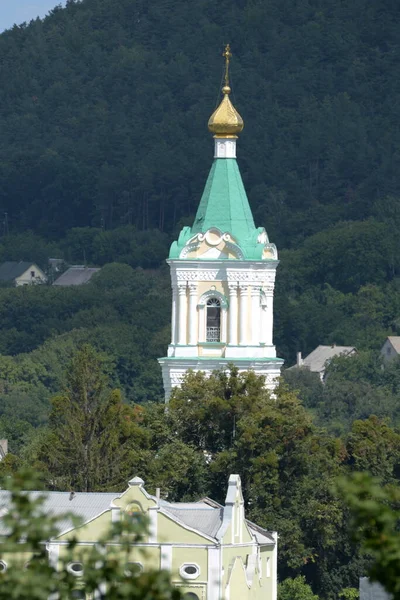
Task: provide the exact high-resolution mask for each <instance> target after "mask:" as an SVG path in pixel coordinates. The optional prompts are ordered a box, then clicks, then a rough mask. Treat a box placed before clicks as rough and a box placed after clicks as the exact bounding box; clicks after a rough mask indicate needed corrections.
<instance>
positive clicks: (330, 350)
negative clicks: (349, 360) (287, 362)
mask: <svg viewBox="0 0 400 600" xmlns="http://www.w3.org/2000/svg"><path fill="white" fill-rule="evenodd" d="M355 351H356V348H355V346H336V344H332V346H317V348H315V350H313V351H312V352H310V354H309V355H308V356H306V358H304V359H303V361H302V363H301V366H303V367H306V368H307V369H310V371H313V372H316V373H321V372H322V371H324V370H325V368H326V366H327V362H329V361H330V360H331V359H332V358H334V357H335V356H342V355H343V356H347V355H349V354H353V352H355Z"/></svg>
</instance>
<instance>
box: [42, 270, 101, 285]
mask: <svg viewBox="0 0 400 600" xmlns="http://www.w3.org/2000/svg"><path fill="white" fill-rule="evenodd" d="M99 271H100V268H99V267H85V266H83V265H82V266H81V265H76V266H73V267H70V268H69V269H67V270H66V271H65V272H64V273H63V274H62V275H60V277H58V278H57V279H56V280H55V282H54V283H53V285H62V286H69V285H83V284H84V283H88V282H89V281H90V280H91V278H92V277H93V275H94V274H95V273H98V272H99Z"/></svg>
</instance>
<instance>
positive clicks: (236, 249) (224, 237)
mask: <svg viewBox="0 0 400 600" xmlns="http://www.w3.org/2000/svg"><path fill="white" fill-rule="evenodd" d="M204 241H205V242H206V243H207V244H208V245H209V246H211V247H212V248H213V247H214V248H216V247H217V246H219V245H220V243H221V242H225V245H226V247H227V248H228V250H230V251H231V252H232V254H234V255H235V257H236V259H237V260H244V258H245V257H244V254H243V252H242V249H241V248H240V246H238V244H237V243H236V242H235V240H234V238H232V236H231V234H230V233H228V232H225V233H223V232H222V231H221V230H220V229H218V228H217V227H211V228H210V229H208V230H207V231H206V232H205V233H201V232H200V233H196V235H194V236H193V237H191V238H190V240H188V241H187V242H186V245H185V246H184V247H183V248H182V251H181V253H180V254H179V258H180V259H182V258H186V257H187V256H188V255H189V254H190V253H191V252H194V251H195V250H197V249H198V247H199V246H200V244H201V243H202V242H204ZM197 260H202V259H201V256H199V257H198V258H197Z"/></svg>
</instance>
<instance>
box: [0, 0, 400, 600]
mask: <svg viewBox="0 0 400 600" xmlns="http://www.w3.org/2000/svg"><path fill="white" fill-rule="evenodd" d="M399 32H400V4H399V3H396V2H393V1H392V0H380V1H379V2H371V1H368V0H354V1H352V2H348V1H344V0H235V1H232V0H220V1H219V2H217V3H216V2H214V1H211V0H198V1H197V2H188V1H187V0H180V1H179V0H174V1H173V0H152V2H148V1H147V0H118V2H116V1H115V0H82V1H81V2H78V1H75V0H68V1H67V6H66V8H65V9H61V8H56V9H55V10H53V11H52V12H51V14H50V15H49V16H48V17H47V18H46V19H44V20H43V21H41V20H39V19H37V20H36V21H33V22H31V23H30V24H23V25H21V26H15V27H14V28H12V29H11V30H9V31H6V32H4V33H3V34H1V35H0V262H2V261H5V260H31V261H34V262H37V263H38V264H39V265H40V266H42V267H43V268H44V269H47V267H48V258H49V257H53V258H54V257H55V258H63V259H64V260H65V261H66V263H72V264H74V263H75V264H88V265H97V266H101V267H103V269H102V270H101V272H100V273H98V274H97V275H96V276H95V277H93V279H92V281H91V282H90V283H89V284H88V285H86V286H82V287H79V288H69V289H65V288H57V287H51V286H34V287H29V288H22V289H21V288H19V289H14V288H12V287H8V286H7V285H4V286H3V285H1V286H0V437H1V438H2V437H4V438H8V440H9V444H10V451H11V452H10V453H9V454H8V456H7V458H6V460H5V461H2V463H1V465H0V467H1V468H0V473H1V472H5V473H7V472H10V471H13V470H15V468H16V467H17V466H18V465H21V464H22V465H26V464H30V465H32V464H34V466H35V468H37V469H39V470H42V471H43V472H44V474H45V476H46V482H47V485H48V486H52V487H54V488H56V489H66V488H68V487H70V489H73V488H76V489H109V488H110V487H112V489H120V488H121V486H122V485H123V484H124V482H125V479H126V477H128V476H130V475H131V474H132V470H136V472H137V473H138V474H141V475H142V476H143V477H144V478H145V479H146V480H147V481H148V482H149V485H150V486H153V487H155V486H156V485H160V484H161V486H162V487H163V488H164V490H165V491H166V492H168V493H169V494H170V498H180V499H182V498H195V497H197V496H199V495H204V494H210V495H212V496H213V497H215V498H217V499H219V500H221V499H222V497H221V494H222V490H223V489H225V484H226V481H225V479H226V474H227V473H228V472H241V473H242V474H243V481H244V486H245V491H246V499H247V500H248V502H249V504H248V506H247V511H248V514H249V515H250V516H251V518H254V519H255V520H256V521H257V522H259V523H260V524H263V525H265V526H267V527H274V528H275V527H277V528H278V529H279V532H280V535H281V541H280V548H281V550H280V557H281V559H280V560H281V562H280V577H281V578H282V579H283V578H284V577H295V576H298V575H301V576H303V575H304V576H306V578H307V581H308V582H309V583H311V584H312V587H313V590H314V592H315V593H318V594H319V596H320V597H321V598H327V599H329V600H330V599H333V598H337V597H338V594H339V592H341V594H342V595H341V597H342V598H344V599H351V598H354V597H355V596H354V593H355V590H352V589H350V590H349V589H348V588H353V587H354V586H355V585H357V581H358V577H359V575H361V574H364V573H365V569H366V568H367V565H368V557H366V556H365V555H364V554H363V553H362V552H361V550H360V547H359V545H357V544H355V543H354V542H353V541H352V540H351V539H350V536H349V527H350V525H349V523H350V521H349V515H348V512H347V511H346V508H345V507H344V506H343V502H342V500H341V499H340V498H339V496H338V495H337V494H336V493H335V491H334V482H335V481H336V477H337V475H343V474H348V473H351V472H353V471H357V470H366V471H369V472H370V473H372V474H373V475H375V476H377V477H379V478H380V479H381V481H382V482H383V483H384V484H388V485H393V484H398V483H399V478H400V433H399V426H400V408H399V407H400V361H398V362H396V361H394V362H393V363H392V364H391V366H390V367H387V368H385V369H382V365H381V361H380V358H379V348H380V347H381V346H382V344H383V342H384V340H385V337H386V336H387V335H399V334H400V258H399V237H400V168H399V167H400V127H399V122H400V120H399V116H400V108H399V107H400V33H399ZM226 42H230V43H231V46H232V50H233V54H234V56H233V60H232V70H231V73H232V88H233V94H232V96H233V101H234V103H235V106H237V108H238V110H239V111H240V113H241V115H242V116H243V118H244V121H245V129H244V131H243V133H242V134H241V135H240V139H239V142H238V159H239V165H240V169H241V172H242V175H243V179H244V182H245V186H246V189H247V192H248V195H249V199H250V203H251V207H252V210H253V213H254V216H255V220H256V224H257V226H265V227H266V229H267V231H268V234H269V237H270V240H271V241H273V242H275V243H276V244H277V246H278V251H279V255H280V260H281V263H280V266H279V268H278V271H277V283H276V295H275V304H274V307H275V331H274V336H275V343H276V345H277V350H278V354H279V355H280V356H282V357H283V358H284V359H285V361H286V366H289V365H290V364H292V363H293V362H294V357H295V353H296V351H298V350H301V351H302V352H303V353H304V354H306V353H308V352H309V351H311V350H312V349H313V348H314V347H315V346H317V345H318V344H328V343H334V342H336V343H338V344H349V345H355V346H356V347H357V349H358V354H357V355H356V356H355V357H353V358H350V359H343V358H340V359H337V360H335V361H333V362H332V363H331V365H330V366H329V368H328V378H327V382H326V384H325V385H324V386H323V385H322V384H321V382H320V381H319V378H318V377H317V376H315V375H314V374H311V373H309V372H307V371H304V370H291V371H286V372H285V374H284V381H285V382H286V383H285V385H282V386H281V387H280V388H279V390H278V394H277V398H276V399H271V398H269V397H268V394H267V393H266V392H265V390H264V389H263V386H262V382H261V381H260V380H258V379H257V378H254V375H253V374H247V375H243V376H240V377H238V376H237V373H236V372H235V371H234V370H233V371H232V372H231V373H230V374H228V375H225V374H221V373H218V374H216V375H214V376H213V377H212V378H211V379H210V380H209V381H208V382H206V381H204V380H203V377H202V375H201V374H200V375H192V376H190V377H189V378H188V381H187V386H186V387H185V388H184V389H183V390H181V391H175V393H174V400H173V402H172V403H171V410H170V411H169V412H168V413H167V414H166V413H165V412H164V411H163V409H162V407H159V406H157V404H153V403H151V402H150V401H152V400H153V401H156V402H157V401H158V402H159V401H160V400H162V397H163V392H162V384H161V372H160V369H159V366H158V364H157V362H156V359H157V358H158V357H160V356H163V355H164V354H165V352H166V348H167V344H168V341H169V322H170V307H171V297H170V283H169V274H168V267H167V266H166V265H165V262H164V261H165V258H166V256H167V254H168V246H169V244H170V242H171V241H172V240H173V239H174V238H176V236H177V235H178V232H179V230H180V228H181V227H182V225H184V224H187V223H190V222H191V220H192V219H193V216H194V213H195V210H196V208H197V205H198V203H199V200H200V195H201V192H202V189H203V186H204V184H205V180H206V176H207V172H208V169H209V168H210V166H211V161H212V153H213V141H212V138H211V135H210V134H209V133H208V132H207V120H208V118H209V116H210V114H211V112H212V111H213V109H214V107H215V105H216V102H217V101H218V98H219V90H220V81H221V74H222V63H223V61H222V58H221V56H220V55H221V53H222V48H223V45H224V43H226ZM53 275H54V274H53ZM53 275H52V274H51V273H50V278H51V277H52V276H53ZM87 343H89V344H91V345H92V346H93V347H94V348H90V347H88V346H85V344H87ZM82 345H83V347H84V349H83V350H79V349H80V348H82ZM85 348H86V349H85ZM77 352H78V353H77ZM82 352H83V354H82ZM85 353H86V354H85ZM82 356H83V357H85V356H86V360H89V362H90V361H91V362H90V364H92V365H95V366H96V365H97V366H96V368H95V369H92V370H91V371H90V373H92V375H93V373H94V374H95V375H96V374H98V376H99V378H100V379H101V381H105V382H107V383H104V386H105V387H104V390H103V392H104V395H101V394H100V395H99V398H98V401H99V403H100V404H101V402H103V401H104V402H105V404H106V407H107V411H106V415H108V416H107V418H105V419H104V422H103V421H101V420H100V421H98V422H97V423H96V424H95V425H96V427H97V429H96V431H97V432H98V437H99V439H100V438H101V444H100V443H99V445H98V446H96V448H97V451H98V452H100V451H101V461H99V464H101V465H103V468H102V469H99V470H98V471H97V472H96V473H93V479H92V480H91V482H90V485H89V483H88V481H86V482H84V481H83V479H82V477H81V473H80V469H82V464H79V452H75V446H74V445H73V444H71V441H70V439H69V437H68V435H69V434H70V433H71V431H72V432H74V434H75V430H76V424H77V423H80V424H82V423H84V422H85V421H84V419H83V420H79V419H80V417H81V415H80V414H79V402H78V403H76V405H74V408H77V409H78V410H77V412H76V413H73V412H71V411H70V410H69V407H70V402H71V398H72V397H73V393H74V385H75V386H76V384H77V381H78V379H79V378H78V375H76V373H78V374H79V366H80V364H81V363H82V360H83V359H82ZM77 357H78V358H77ZM82 372H83V371H82ZM81 375H82V373H81ZM96 376H97V375H96ZM77 378H78V379H77ZM94 378H95V377H94V375H93V377H92V379H91V380H90V382H89V383H88V382H86V383H85V385H88V386H89V387H90V385H92V386H93V379H94ZM103 378H104V379H103ZM78 383H79V381H78ZM84 387H85V386H83V387H82V386H81V387H79V385H78V388H79V389H80V390H81V389H84ZM95 387H96V386H95ZM78 388H77V389H78ZM118 390H120V391H121V393H120V392H119V391H118ZM293 390H297V394H298V397H299V398H300V401H301V403H300V401H299V400H298V399H297V398H296V397H295V394H294V393H293ZM103 392H102V393H103ZM71 394H72V395H71ZM78 395H79V394H78ZM188 398H190V399H192V398H195V399H196V402H192V403H188V402H187V400H188ZM174 402H175V404H174ZM86 417H87V415H86ZM86 417H85V418H86ZM91 418H92V417H91ZM74 419H75V420H74ZM211 421H212V423H213V427H210V422H211ZM79 431H80V434H82V436H83V437H84V433H85V427H81V428H80V429H79ZM110 431H111V434H110ZM196 436H197V437H196ZM74 440H75V438H74ZM96 441H97V438H96ZM74 443H75V441H74ZM71 448H73V452H72V453H71ZM96 448H95V449H94V452H96ZM111 455H112V456H111ZM110 456H111V458H110ZM111 459H112V460H111ZM74 461H75V462H74ZM108 461H109V462H108ZM116 462H117V463H118V464H119V467H118V469H117V470H116V469H115V464H116ZM111 463H112V464H114V467H113V469H111V471H112V477H110V468H109V465H110V464H111ZM96 464H97V463H96ZM107 469H108V470H107ZM322 473H323V474H324V477H321V474H322ZM160 482H161V483H160ZM299 581H300V580H297V583H298V584H299ZM296 585H297V584H296ZM299 585H300V588H301V589H302V591H303V592H304V589H303V588H302V585H301V581H300V584H299ZM346 588H347V591H346ZM284 597H285V596H284V595H282V598H284ZM290 597H293V598H294V600H298V598H297V596H296V597H294V596H290ZM300 597H301V598H302V599H304V598H308V597H309V596H305V595H304V594H303V595H301V594H300V596H299V598H300ZM311 598H312V599H313V600H315V597H314V596H312V594H311V597H310V599H311Z"/></svg>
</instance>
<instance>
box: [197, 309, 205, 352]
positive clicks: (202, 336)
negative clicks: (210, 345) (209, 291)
mask: <svg viewBox="0 0 400 600" xmlns="http://www.w3.org/2000/svg"><path fill="white" fill-rule="evenodd" d="M205 310H206V307H205V306H204V304H203V305H201V306H199V312H198V319H199V336H198V339H199V342H200V343H201V342H205V341H206V326H205Z"/></svg>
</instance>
